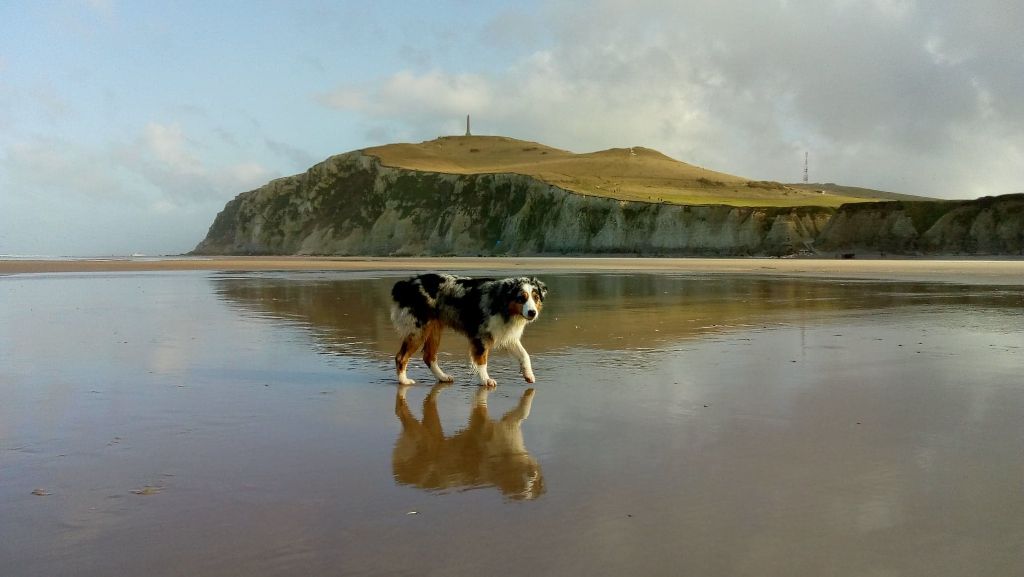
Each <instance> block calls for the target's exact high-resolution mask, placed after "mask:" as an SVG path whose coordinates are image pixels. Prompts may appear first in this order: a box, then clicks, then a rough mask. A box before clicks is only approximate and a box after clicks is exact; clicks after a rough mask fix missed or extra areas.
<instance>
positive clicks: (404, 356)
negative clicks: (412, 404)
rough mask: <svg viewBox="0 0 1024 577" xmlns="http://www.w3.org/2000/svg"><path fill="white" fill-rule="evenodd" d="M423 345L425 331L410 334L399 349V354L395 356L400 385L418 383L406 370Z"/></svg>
mask: <svg viewBox="0 0 1024 577" xmlns="http://www.w3.org/2000/svg"><path fill="white" fill-rule="evenodd" d="M421 345H423V331H417V332H415V333H410V334H408V335H406V336H405V339H404V340H403V341H402V348H400V349H398V354H396V355H395V372H396V373H398V382H399V384H402V385H412V384H414V383H416V381H414V380H412V379H410V378H409V377H408V376H407V375H406V374H405V369H406V368H407V367H408V366H409V359H411V358H412V356H413V355H415V354H416V351H418V350H419V348H420V346H421Z"/></svg>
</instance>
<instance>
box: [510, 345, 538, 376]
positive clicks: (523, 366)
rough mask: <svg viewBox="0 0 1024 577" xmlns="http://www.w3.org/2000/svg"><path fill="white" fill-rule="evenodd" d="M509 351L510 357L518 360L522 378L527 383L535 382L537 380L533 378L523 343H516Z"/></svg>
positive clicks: (531, 367)
mask: <svg viewBox="0 0 1024 577" xmlns="http://www.w3.org/2000/svg"><path fill="white" fill-rule="evenodd" d="M511 349H512V355H513V356H515V357H516V358H517V359H519V370H520V372H522V373H523V378H524V379H526V382H528V383H533V382H535V381H536V380H537V378H536V377H534V376H533V365H531V364H530V355H529V353H527V352H526V347H524V346H523V343H520V342H519V341H516V343H515V344H514V345H512V347H511Z"/></svg>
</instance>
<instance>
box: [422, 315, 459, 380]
mask: <svg viewBox="0 0 1024 577" xmlns="http://www.w3.org/2000/svg"><path fill="white" fill-rule="evenodd" d="M442 330H444V327H443V326H442V325H441V323H440V322H438V321H433V322H430V323H428V324H427V326H426V328H425V329H424V331H423V333H424V341H425V342H424V344H423V362H424V363H427V366H428V367H430V372H432V373H434V377H436V378H437V380H438V382H441V383H451V382H454V381H455V377H452V376H451V375H449V374H448V373H445V372H444V371H442V370H441V367H439V366H438V364H437V349H438V347H439V346H440V345H441V331H442Z"/></svg>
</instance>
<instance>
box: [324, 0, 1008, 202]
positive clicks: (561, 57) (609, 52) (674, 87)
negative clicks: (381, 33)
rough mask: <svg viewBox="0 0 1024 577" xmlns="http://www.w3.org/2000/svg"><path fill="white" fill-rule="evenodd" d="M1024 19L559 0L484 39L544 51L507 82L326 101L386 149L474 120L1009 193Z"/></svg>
mask: <svg viewBox="0 0 1024 577" xmlns="http://www.w3.org/2000/svg"><path fill="white" fill-rule="evenodd" d="M1015 18H1016V20H1015ZM1022 19H1024V8H1022V7H1021V6H1020V5H1018V3H1015V2H1011V1H1005V0H1004V1H1000V0H983V1H982V2H979V3H972V4H970V5H966V4H961V3H955V2H951V1H943V2H936V3H922V2H915V1H913V0H833V1H831V2H811V1H796V0H791V1H788V2H760V3H745V4H744V5H742V6H740V5H736V4H735V3H710V4H709V3H703V2H701V3H698V2H675V1H667V0H639V1H635V2H625V1H611V0H605V1H602V2H597V3H594V4H589V5H588V6H587V7H586V9H584V8H583V7H582V6H581V5H580V4H579V3H578V2H552V3H549V4H547V5H546V7H545V8H544V10H543V11H542V12H541V13H537V14H529V13H526V12H525V11H523V12H510V11H505V12H503V13H501V14H499V15H497V16H496V17H495V20H494V21H493V22H492V23H491V24H489V25H487V26H485V29H490V30H495V29H498V28H500V29H501V30H502V32H503V34H502V36H501V37H503V38H515V37H516V36H517V35H518V34H520V33H521V34H523V35H524V37H531V38H545V39H548V42H549V45H547V46H544V47H543V49H540V50H535V51H533V52H531V53H528V54H523V53H520V54H519V55H518V56H517V57H516V58H515V59H514V60H513V61H511V62H509V63H507V64H505V65H503V66H500V67H497V68H492V69H489V70H481V71H476V72H456V71H448V70H444V69H441V68H434V69H431V70H428V71H415V70H403V71H399V72H396V73H394V74H391V75H390V76H386V77H384V78H381V79H380V80H379V81H377V82H373V83H370V84H365V85H353V84H343V85H341V86H338V87H337V88H336V89H335V90H334V91H331V92H329V93H325V94H321V95H319V98H318V101H319V102H320V103H321V104H324V105H325V106H328V107H331V108H334V109H339V110H345V111H348V112H355V113H357V114H358V115H360V117H361V118H362V119H363V121H364V123H365V125H366V130H367V132H368V133H373V134H377V135H380V134H382V133H384V132H387V133H390V134H396V133H397V134H402V135H408V136H410V137H414V138H421V139H427V138H433V137H435V136H437V135H439V134H446V133H447V134H458V133H459V129H460V128H461V126H462V124H461V122H462V117H463V115H465V114H467V113H469V114H473V115H474V127H476V128H477V129H478V130H477V131H479V132H486V133H495V134H506V135H510V136H516V137H520V138H527V139H530V140H540V141H543V142H545V143H548V144H553V145H555V146H561V147H564V148H570V149H572V150H578V151H587V150H595V149H598V148H607V147H611V146H627V145H647V146H653V147H655V148H658V149H660V150H662V151H663V152H666V153H668V154H670V155H672V156H676V157H677V158H680V159H681V160H685V161H688V162H694V163H697V164H702V165H705V166H710V167H712V168H717V169H720V170H724V171H727V172H732V173H736V174H741V175H745V176H750V177H755V178H771V179H776V180H788V181H795V180H798V179H799V177H800V173H801V171H802V164H803V152H804V151H809V152H810V154H811V157H812V159H814V160H815V161H816V162H815V163H814V164H812V179H818V180H827V181H836V182H844V183H847V184H854V185H862V186H875V187H878V188H889V189H897V190H900V191H903V192H912V193H919V194H926V195H937V196H947V197H961V196H964V195H965V191H971V192H970V194H975V191H978V190H980V188H982V187H984V188H985V191H984V193H985V194H1001V193H1006V192H1014V191H1017V190H1020V189H1021V187H1022V185H1021V183H1022V181H1024V172H1022V171H1024V168H1021V167H1020V165H1019V164H1011V163H1009V160H1010V159H1012V158H1015V157H1016V154H1017V151H1018V150H1019V148H1020V145H1019V144H1018V143H1020V142H1024V53H1022V52H1021V50H1020V43H1019V40H1017V38H1018V36H1019V31H1017V30H1016V26H1013V25H1011V24H1010V23H1011V22H1020V21H1021V20H1022ZM538 30H543V31H544V33H543V34H540V33H538ZM499 41H500V38H499ZM386 127H389V128H387V129H386V130H385V128H386Z"/></svg>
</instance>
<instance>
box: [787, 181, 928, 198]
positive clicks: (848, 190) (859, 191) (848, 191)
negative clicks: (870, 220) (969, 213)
mask: <svg viewBox="0 0 1024 577" xmlns="http://www.w3.org/2000/svg"><path fill="white" fill-rule="evenodd" d="M786 186H788V187H790V188H799V189H803V190H810V191H819V190H824V191H825V192H826V193H829V194H837V195H843V196H852V197H854V198H863V199H865V200H939V199H937V198H931V197H928V196H915V195H913V194H902V193H899V192H888V191H885V190H874V189H872V188H860V187H858V186H843V185H841V184H836V183H834V182H826V183H820V182H811V183H802V182H801V183H796V184H787V185H786Z"/></svg>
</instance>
